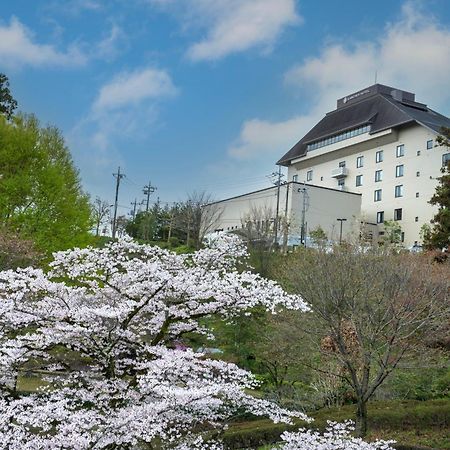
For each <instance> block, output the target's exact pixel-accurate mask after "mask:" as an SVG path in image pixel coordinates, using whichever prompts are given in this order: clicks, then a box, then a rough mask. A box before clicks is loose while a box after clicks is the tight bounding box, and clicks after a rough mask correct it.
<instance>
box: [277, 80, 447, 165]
mask: <svg viewBox="0 0 450 450" xmlns="http://www.w3.org/2000/svg"><path fill="white" fill-rule="evenodd" d="M414 122H416V123H419V124H421V125H423V126H426V127H428V128H431V129H432V130H434V131H436V132H439V131H440V129H441V127H442V126H445V127H450V119H448V118H447V117H445V116H443V115H442V114H439V113H437V112H435V111H433V110H431V109H429V108H428V107H427V106H426V105H424V104H422V103H418V102H415V101H414V94H411V93H409V92H404V91H399V90H396V89H394V88H391V87H389V86H384V85H374V86H370V87H369V88H367V89H365V90H363V91H360V92H359V93H356V94H353V95H351V96H349V97H344V98H343V99H339V100H338V108H337V109H336V110H334V111H331V112H329V113H328V114H326V116H325V117H324V118H323V119H322V120H321V121H320V122H319V123H318V124H317V125H316V126H315V127H313V128H312V130H310V131H309V132H308V133H307V134H306V135H305V136H304V137H303V138H302V139H301V140H300V141H299V142H297V144H295V145H294V146H293V147H292V148H291V149H290V150H289V151H288V152H287V153H286V154H285V155H284V156H283V157H282V158H281V159H280V160H279V161H278V162H277V164H281V165H289V163H290V161H291V160H293V159H295V158H299V157H301V156H304V155H306V147H307V145H308V143H311V142H316V141H319V140H321V139H323V138H326V137H329V136H333V135H336V134H339V133H341V132H344V131H346V130H350V129H353V128H357V127H359V126H362V125H367V124H370V125H371V130H370V134H374V133H377V132H380V131H383V130H386V129H388V128H398V127H400V126H402V125H406V124H408V123H414Z"/></svg>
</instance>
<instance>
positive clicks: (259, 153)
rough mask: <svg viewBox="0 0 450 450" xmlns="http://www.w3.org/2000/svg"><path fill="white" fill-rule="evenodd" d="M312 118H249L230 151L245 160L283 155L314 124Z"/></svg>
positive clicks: (234, 155) (237, 157)
mask: <svg viewBox="0 0 450 450" xmlns="http://www.w3.org/2000/svg"><path fill="white" fill-rule="evenodd" d="M312 120H313V118H311V117H309V116H297V117H293V118H291V119H289V120H286V121H284V122H270V121H265V120H259V119H252V120H248V121H246V122H245V123H244V125H243V126H242V129H241V133H240V136H239V139H238V141H237V142H236V143H235V144H234V145H232V146H231V147H230V148H229V150H228V153H229V155H230V156H232V157H233V158H236V159H243V160H244V159H253V158H255V159H256V158H263V157H264V156H266V155H279V156H281V155H282V154H283V152H285V151H286V149H289V148H291V147H292V146H293V145H294V144H295V143H296V142H297V141H298V139H299V135H300V134H301V133H302V132H303V131H304V130H305V129H306V128H307V127H308V126H310V125H312Z"/></svg>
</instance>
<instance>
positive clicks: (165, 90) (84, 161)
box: [69, 67, 177, 180]
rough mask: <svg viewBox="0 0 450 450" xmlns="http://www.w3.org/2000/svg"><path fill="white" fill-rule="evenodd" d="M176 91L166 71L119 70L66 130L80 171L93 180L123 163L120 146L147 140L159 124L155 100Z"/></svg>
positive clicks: (169, 95) (171, 94)
mask: <svg viewBox="0 0 450 450" xmlns="http://www.w3.org/2000/svg"><path fill="white" fill-rule="evenodd" d="M176 92H177V89H176V87H175V86H174V84H173V82H172V79H171V77H170V75H169V73H168V72H166V71H165V70H160V69H155V68H152V67H146V68H142V69H140V70H136V71H133V72H123V73H120V74H118V75H117V76H115V77H114V78H113V79H112V80H111V81H109V82H108V83H106V84H105V85H103V86H102V87H101V88H100V89H99V92H98V95H97V97H96V99H95V101H94V102H93V103H92V105H91V108H90V110H89V111H88V112H87V114H86V115H85V117H83V118H82V119H81V120H80V121H79V122H78V123H77V124H76V125H75V126H74V127H73V129H72V130H71V132H70V133H69V141H70V143H71V146H72V147H73V149H74V150H75V156H76V158H77V162H78V164H79V166H80V167H81V168H82V172H83V173H84V174H85V175H86V174H87V176H88V177H89V178H90V179H91V180H94V179H96V178H97V177H101V176H102V175H101V174H102V172H104V170H105V169H106V168H111V166H114V165H116V164H120V165H123V163H124V161H123V156H122V155H123V153H122V152H123V151H124V150H123V149H124V148H130V146H133V145H134V143H136V142H138V143H142V142H145V141H147V140H148V137H149V135H151V133H152V132H153V131H154V130H155V129H157V128H158V127H160V126H161V123H160V120H159V106H158V105H159V101H160V100H162V99H163V98H166V97H171V96H173V95H174V94H176Z"/></svg>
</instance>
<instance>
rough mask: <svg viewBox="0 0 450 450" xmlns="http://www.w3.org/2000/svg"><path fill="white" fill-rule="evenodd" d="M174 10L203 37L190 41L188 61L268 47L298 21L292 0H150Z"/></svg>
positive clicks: (189, 26)
mask: <svg viewBox="0 0 450 450" xmlns="http://www.w3.org/2000/svg"><path fill="white" fill-rule="evenodd" d="M150 2H151V3H152V4H154V5H158V6H163V7H166V8H168V9H169V10H171V11H175V13H176V14H178V15H179V16H180V18H181V20H182V22H183V27H184V28H185V29H191V28H200V29H201V30H204V32H205V37H204V38H203V39H201V40H200V41H198V42H196V43H194V44H193V45H191V46H190V47H189V49H188V51H187V56H188V58H189V59H191V60H192V61H201V60H218V59H221V58H224V57H225V56H227V55H229V54H231V53H237V52H243V51H245V50H249V49H251V48H255V47H256V48H262V49H263V50H266V51H268V50H270V49H271V48H272V47H273V45H274V44H275V42H276V41H277V39H278V37H279V36H280V35H281V33H282V31H283V30H284V29H285V28H286V27H287V26H290V25H295V24H298V23H300V22H301V17H300V16H299V15H298V13H297V12H296V8H295V0H245V1H243V0H188V1H186V0H150Z"/></svg>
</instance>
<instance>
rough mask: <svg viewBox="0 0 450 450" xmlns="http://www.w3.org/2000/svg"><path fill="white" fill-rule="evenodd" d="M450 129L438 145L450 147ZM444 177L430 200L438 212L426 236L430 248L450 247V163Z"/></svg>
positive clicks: (443, 172) (445, 129) (440, 179)
mask: <svg viewBox="0 0 450 450" xmlns="http://www.w3.org/2000/svg"><path fill="white" fill-rule="evenodd" d="M449 139H450V128H443V129H442V135H441V136H438V139H437V141H438V143H439V145H442V146H447V147H450V141H449ZM441 172H442V176H440V177H439V178H438V181H439V184H438V185H437V186H436V191H435V193H434V195H433V197H431V199H430V204H431V205H434V206H437V207H438V211H437V213H436V214H435V215H434V217H433V219H432V220H431V223H432V224H433V226H432V229H431V232H430V233H428V235H427V236H425V238H426V240H425V245H426V247H428V248H438V249H442V248H448V247H450V162H449V163H448V164H447V166H446V167H443V168H442V170H441Z"/></svg>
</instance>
